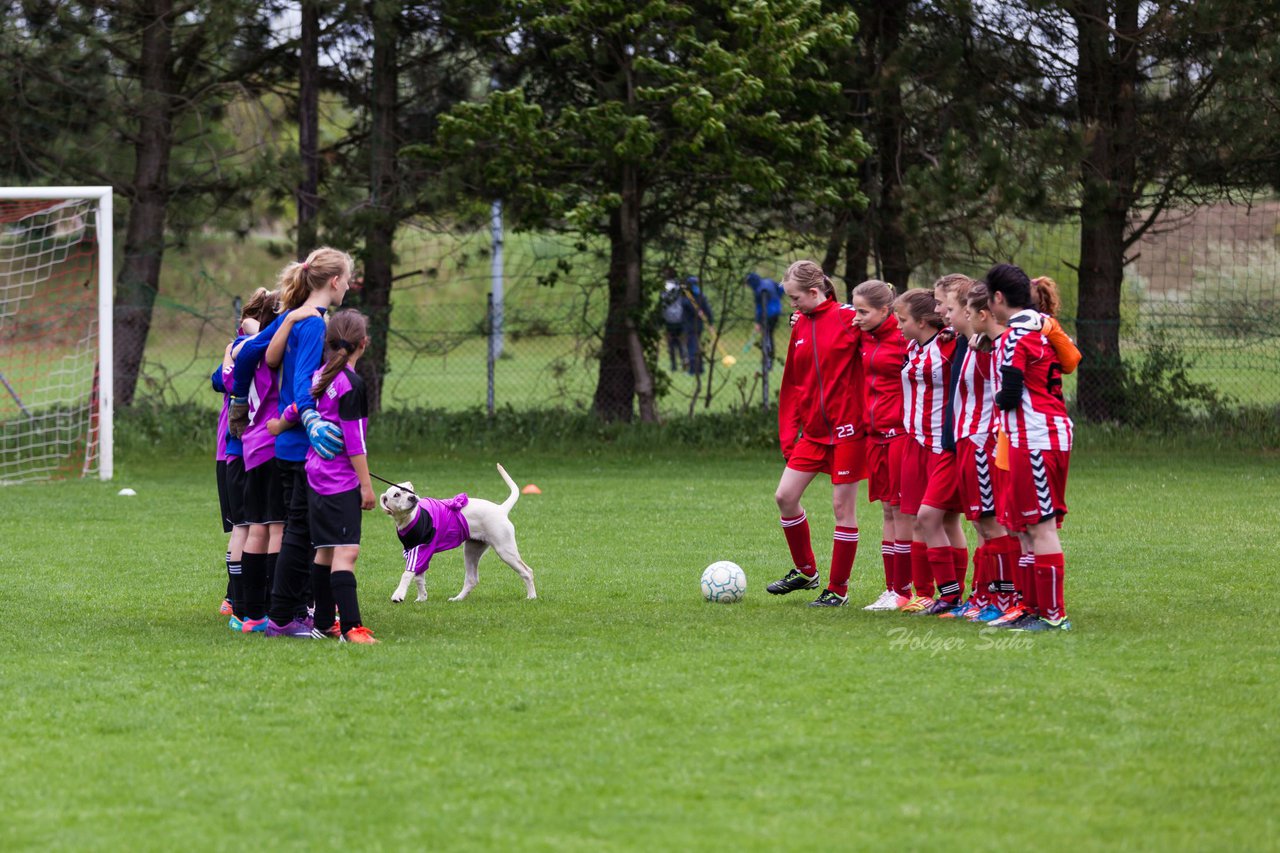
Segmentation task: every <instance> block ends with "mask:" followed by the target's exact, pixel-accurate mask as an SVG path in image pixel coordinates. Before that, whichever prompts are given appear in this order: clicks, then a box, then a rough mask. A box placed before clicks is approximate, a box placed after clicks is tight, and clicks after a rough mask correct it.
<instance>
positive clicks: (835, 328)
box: [768, 261, 866, 607]
mask: <svg viewBox="0 0 1280 853" xmlns="http://www.w3.org/2000/svg"><path fill="white" fill-rule="evenodd" d="M782 289H783V291H784V292H785V293H786V295H787V298H788V299H790V300H791V307H792V308H793V309H794V310H795V311H798V312H799V317H798V318H797V319H796V322H795V325H794V326H792V328H791V341H790V343H789V344H788V347H787V360H786V364H785V366H784V368H783V371H782V386H781V389H780V391H779V395H778V440H779V443H780V444H781V445H782V456H783V459H785V460H786V467H785V468H783V470H782V478H781V479H780V480H779V481H778V489H777V492H776V493H775V494H774V500H776V501H777V504H778V510H779V512H780V514H781V523H782V531H783V533H784V534H785V535H786V538H787V547H788V548H789V550H790V551H791V559H792V562H793V563H794V566H795V567H794V568H793V569H792V570H791V571H790V572H788V573H787V575H786V576H785V577H783V578H782V579H780V580H777V581H774V582H773V583H771V584H769V586H768V591H769V592H770V593H772V594H774V595H785V594H786V593H789V592H794V591H795V590H798V589H817V588H818V570H817V566H816V560H815V558H814V556H813V547H812V545H811V544H810V539H809V522H808V517H807V516H806V515H805V512H804V508H803V507H802V506H801V505H800V498H801V497H802V496H803V495H804V491H805V489H806V488H807V487H808V485H809V483H811V482H812V481H813V478H814V477H815V476H817V475H818V473H820V472H821V473H825V474H829V475H831V485H832V490H831V491H832V496H831V502H832V507H833V509H834V510H835V516H836V529H835V536H834V543H833V547H832V551H831V574H830V576H829V578H828V583H827V588H826V589H825V590H823V591H822V593H821V594H820V595H819V596H818V598H817V599H816V600H814V601H812V602H810V606H812V607H840V606H843V605H844V604H846V603H847V602H848V594H849V593H848V589H849V575H850V573H851V572H852V570H853V560H854V556H855V555H856V554H857V550H858V517H857V500H858V481H859V480H862V479H865V477H866V473H865V467H866V460H865V458H864V456H865V451H864V447H863V445H864V441H863V431H864V423H863V389H862V359H861V357H860V355H859V344H860V342H861V332H860V331H859V329H858V327H857V326H855V325H854V323H853V317H854V312H853V309H852V308H850V307H848V306H845V305H841V304H839V303H838V302H836V300H835V288H833V287H832V285H831V280H830V279H829V278H827V276H826V275H825V274H824V273H823V272H822V268H821V267H819V266H818V265H817V264H815V263H814V262H813V261H797V262H796V263H794V264H792V265H791V266H790V268H788V269H787V273H786V275H785V276H784V277H783V279H782Z"/></svg>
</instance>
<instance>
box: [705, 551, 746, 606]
mask: <svg viewBox="0 0 1280 853" xmlns="http://www.w3.org/2000/svg"><path fill="white" fill-rule="evenodd" d="M746 594H747V575H746V572H744V571H742V567H741V566H739V565H738V564H737V563H731V562H729V561H728V560H718V561H716V562H714V563H712V564H711V565H709V566H707V568H706V571H704V572H703V573H702V597H703V598H705V599H706V600H707V601H714V602H716V603H718V604H733V603H734V602H735V601H740V600H741V599H742V597H743V596H744V595H746Z"/></svg>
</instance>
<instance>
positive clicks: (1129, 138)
mask: <svg viewBox="0 0 1280 853" xmlns="http://www.w3.org/2000/svg"><path fill="white" fill-rule="evenodd" d="M1138 2H1139V0H1119V2H1114V3H1112V2H1109V0H1087V2H1082V3H1080V4H1078V5H1077V6H1076V8H1075V9H1074V10H1073V16H1074V18H1075V23H1076V27H1077V31H1078V33H1079V36H1078V42H1079V59H1078V64H1077V80H1076V82H1077V91H1078V93H1079V95H1078V98H1079V112H1080V121H1081V125H1082V127H1083V129H1084V135H1085V153H1084V158H1083V160H1082V162H1081V170H1080V171H1081V206H1080V267H1079V311H1078V321H1077V329H1076V332H1077V335H1078V337H1079V345H1080V352H1081V354H1082V355H1083V356H1084V358H1083V360H1082V361H1081V364H1080V379H1079V385H1078V386H1077V389H1076V390H1077V396H1078V402H1079V407H1080V410H1081V412H1083V414H1084V416H1085V417H1086V418H1088V419H1089V420H1113V419H1115V417H1116V416H1117V414H1118V413H1119V407H1120V406H1121V405H1123V399H1122V396H1121V394H1120V390H1121V387H1122V386H1121V380H1122V379H1123V373H1122V371H1123V367H1122V364H1121V360H1120V295H1121V289H1122V285H1123V283H1124V251H1125V229H1126V227H1127V225H1128V220H1129V213H1130V208H1131V207H1132V205H1133V203H1134V198H1135V195H1136V188H1135V186H1134V184H1135V181H1136V177H1135V176H1136V165H1137V152H1136V151H1135V150H1134V142H1133V140H1134V139H1135V138H1136V133H1135V132H1136V129H1137V105H1136V102H1135V100H1134V99H1135V96H1136V93H1137V86H1138V82H1139V74H1138V54H1139V50H1138V43H1139V40H1138V38H1137V32H1138ZM1112 6H1114V11H1115V25H1114V27H1115V31H1116V33H1117V34H1119V36H1118V37H1115V38H1114V39H1113V33H1112V26H1111V7H1112ZM1113 42H1114V48H1113ZM1113 50H1114V52H1113Z"/></svg>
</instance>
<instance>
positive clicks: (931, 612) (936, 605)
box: [920, 598, 960, 616]
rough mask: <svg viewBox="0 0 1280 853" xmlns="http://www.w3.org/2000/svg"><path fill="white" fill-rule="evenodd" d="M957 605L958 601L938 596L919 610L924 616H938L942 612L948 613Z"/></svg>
mask: <svg viewBox="0 0 1280 853" xmlns="http://www.w3.org/2000/svg"><path fill="white" fill-rule="evenodd" d="M959 606H960V602H958V601H947V600H946V599H945V598H939V599H938V600H937V601H935V602H933V604H930V605H929V606H928V607H926V608H925V609H924V610H922V611H920V612H921V613H923V614H925V615H926V616H940V615H942V614H943V613H950V612H951V611H952V610H955V609H956V608H957V607H959Z"/></svg>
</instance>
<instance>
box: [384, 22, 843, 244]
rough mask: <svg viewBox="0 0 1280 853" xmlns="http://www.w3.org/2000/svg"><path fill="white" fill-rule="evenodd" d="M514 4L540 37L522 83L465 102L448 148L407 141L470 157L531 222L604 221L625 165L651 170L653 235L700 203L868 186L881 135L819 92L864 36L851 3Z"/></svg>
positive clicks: (444, 128) (530, 49)
mask: <svg viewBox="0 0 1280 853" xmlns="http://www.w3.org/2000/svg"><path fill="white" fill-rule="evenodd" d="M501 8H502V9H503V11H504V13H505V14H507V15H508V16H510V17H509V18H508V24H507V27H508V28H509V30H508V33H509V34H512V35H513V37H514V34H518V36H519V39H520V40H521V42H522V44H524V45H526V47H527V50H526V51H525V52H524V53H522V54H521V56H520V58H521V59H522V60H523V61H524V62H525V63H526V65H525V66H524V67H525V68H526V69H527V77H526V79H525V80H524V81H523V84H522V85H521V86H520V87H518V88H513V89H510V90H507V91H496V92H493V93H491V94H489V95H488V97H486V98H485V99H484V100H482V101H480V102H478V103H466V104H459V105H458V106H456V107H455V108H454V109H453V110H451V111H450V112H449V113H448V114H446V115H444V116H442V117H441V120H440V140H441V142H440V146H439V148H438V149H434V150H431V149H428V148H425V147H416V148H410V149H408V150H407V151H406V153H407V154H411V155H416V156H425V157H435V158H440V159H444V160H449V161H454V162H462V163H467V164H470V168H469V176H470V186H471V188H472V189H473V190H475V191H477V192H479V193H480V194H482V195H484V196H485V197H495V196H497V197H502V198H503V199H505V200H506V201H507V203H508V204H509V205H510V206H511V207H510V208H509V209H510V210H511V212H512V214H513V217H514V220H515V221H516V222H517V223H518V224H519V225H520V226H522V227H547V226H555V227H561V228H567V229H569V230H574V231H579V232H581V233H584V234H595V233H599V232H600V231H601V230H602V229H601V224H602V218H603V217H605V216H607V214H608V213H609V212H610V211H612V210H613V209H615V208H616V207H617V206H618V205H619V204H620V202H621V196H620V193H621V191H622V190H621V184H620V180H619V177H618V173H619V169H620V168H621V167H623V166H630V167H634V168H635V169H637V170H638V171H639V178H638V180H639V185H640V187H641V189H642V191H643V192H644V193H646V202H645V208H644V224H643V229H644V232H645V234H646V235H647V236H650V237H652V236H655V235H657V234H658V233H660V232H661V230H662V228H663V226H664V225H665V224H666V223H667V222H668V221H670V220H671V219H672V218H673V217H674V216H676V215H678V214H680V213H684V212H688V211H689V210H692V209H695V208H699V207H701V206H707V207H708V208H715V214H716V215H717V217H718V220H717V221H727V220H729V219H730V218H732V217H733V216H734V215H735V213H737V212H741V211H742V210H744V209H751V208H752V207H753V206H758V207H759V211H758V212H760V213H767V212H768V211H769V210H770V209H773V208H775V207H776V206H777V204H778V203H779V202H783V201H784V199H785V203H790V202H792V201H798V200H809V201H813V202H815V203H831V204H834V203H837V202H841V201H848V200H850V199H853V200H856V199H858V198H860V196H859V192H858V188H857V185H856V181H855V180H854V170H855V168H856V166H857V163H858V161H860V160H861V159H862V157H863V156H865V154H866V147H865V146H864V145H863V143H862V141H861V139H860V137H859V136H858V135H857V134H856V133H850V134H835V133H833V132H832V131H831V130H830V129H829V128H827V127H826V125H825V123H824V122H823V121H822V118H821V111H820V110H819V109H817V107H816V105H815V101H816V100H817V99H820V98H822V97H823V96H831V95H833V94H834V85H833V84H832V83H831V82H829V81H828V80H827V78H826V73H825V72H826V70H827V69H826V67H825V65H824V63H823V60H822V50H823V49H824V48H826V47H829V46H830V45H832V44H833V43H835V42H838V41H840V40H842V39H848V38H851V37H852V35H853V33H854V30H855V26H856V22H855V20H854V18H853V16H852V14H851V13H849V12H847V11H846V12H841V13H839V14H823V13H822V12H821V11H820V9H819V7H818V4H816V3H813V2H808V0H787V2H781V3H769V4H765V3H729V4H722V3H705V4H697V3H695V4H683V3H668V2H655V3H646V4H644V5H643V6H641V7H638V8H636V9H630V8H625V7H619V6H617V5H615V4H609V3H600V2H595V3H589V2H583V3H577V4H572V5H569V6H567V7H566V6H564V5H563V4H558V3H550V2H545V3H544V2H534V3H519V4H516V3H508V4H504V5H503V6H502V7H501ZM517 15H518V17H517ZM744 224H745V223H744ZM754 224H756V225H758V224H759V223H758V221H757V222H755V223H754Z"/></svg>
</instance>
